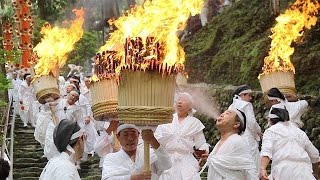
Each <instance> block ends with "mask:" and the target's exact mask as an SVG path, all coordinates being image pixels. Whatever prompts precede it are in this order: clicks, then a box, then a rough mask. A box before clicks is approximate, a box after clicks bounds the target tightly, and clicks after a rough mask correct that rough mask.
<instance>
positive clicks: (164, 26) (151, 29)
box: [99, 0, 203, 171]
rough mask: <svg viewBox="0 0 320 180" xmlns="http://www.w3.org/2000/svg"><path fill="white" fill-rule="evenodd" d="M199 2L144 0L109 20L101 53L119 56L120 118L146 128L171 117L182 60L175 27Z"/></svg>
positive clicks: (146, 158)
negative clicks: (139, 4) (112, 30)
mask: <svg viewBox="0 0 320 180" xmlns="http://www.w3.org/2000/svg"><path fill="white" fill-rule="evenodd" d="M202 6H203V0H193V1H189V0H180V1H177V0H152V1H150V0H147V1H146V2H145V3H144V5H143V6H136V7H134V8H133V9H131V10H130V11H128V12H127V13H125V15H124V16H122V17H120V18H119V19H117V20H116V21H114V22H110V23H111V24H113V25H114V26H115V27H116V28H117V30H116V31H114V32H113V33H111V35H110V38H109V40H108V41H107V42H106V44H105V45H104V46H103V47H101V48H100V51H99V52H100V54H101V53H105V54H106V53H111V54H112V53H114V55H113V58H115V59H118V60H119V61H120V64H119V65H117V67H116V69H115V72H116V73H117V74H118V75H119V80H120V81H119V94H118V118H119V120H120V122H122V123H131V124H135V125H138V126H140V127H142V129H150V128H154V127H156V126H157V125H160V124H163V123H169V122H171V121H172V114H173V111H174V110H173V101H174V93H175V89H176V81H175V78H176V74H177V73H178V72H183V71H184V61H185V53H184V51H183V48H182V47H181V46H180V45H179V39H178V37H177V31H178V30H179V29H183V28H184V27H185V23H186V21H187V20H188V18H189V16H190V15H195V14H197V13H200V11H201V8H202ZM114 46H117V48H114ZM115 49H116V50H115ZM102 69H103V68H102ZM104 70H105V69H104ZM143 131H144V130H143ZM144 145H145V147H144V150H145V151H144V170H145V171H150V161H149V145H148V144H147V143H144Z"/></svg>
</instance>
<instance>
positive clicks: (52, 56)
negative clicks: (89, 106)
mask: <svg viewBox="0 0 320 180" xmlns="http://www.w3.org/2000/svg"><path fill="white" fill-rule="evenodd" d="M73 11H74V13H75V15H76V19H75V20H74V21H72V23H71V26H70V27H69V28H59V27H52V26H51V25H50V24H48V23H46V24H45V25H44V26H43V27H42V29H41V32H40V33H41V34H42V35H43V38H42V39H41V42H40V43H39V44H37V46H36V47H35V48H34V49H33V51H34V59H35V62H36V64H35V65H33V66H34V80H33V82H32V84H33V86H34V89H35V93H36V97H37V100H38V101H39V103H41V104H44V103H46V101H47V100H48V99H58V98H59V97H60V92H59V86H58V80H57V79H58V77H59V68H61V67H63V66H64V64H65V62H66V61H67V55H68V53H70V52H71V51H72V50H73V48H74V44H75V43H76V42H77V41H79V40H80V39H81V37H82V35H83V29H82V24H83V22H84V18H83V16H84V11H83V9H80V10H73Z"/></svg>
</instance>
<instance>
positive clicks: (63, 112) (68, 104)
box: [44, 91, 83, 160]
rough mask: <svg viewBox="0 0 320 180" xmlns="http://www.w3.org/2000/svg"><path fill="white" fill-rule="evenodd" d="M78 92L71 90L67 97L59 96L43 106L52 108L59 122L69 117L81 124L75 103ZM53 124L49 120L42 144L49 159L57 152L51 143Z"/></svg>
mask: <svg viewBox="0 0 320 180" xmlns="http://www.w3.org/2000/svg"><path fill="white" fill-rule="evenodd" d="M78 98H79V92H77V91H72V92H70V93H69V95H68V98H67V99H63V98H60V99H58V100H56V101H55V102H50V103H47V104H45V106H44V108H45V109H46V110H50V108H52V110H53V112H54V114H55V117H56V120H57V121H58V122H56V123H59V122H60V121H61V120H62V119H69V120H72V121H74V122H77V123H78V124H83V118H82V112H81V109H80V107H78V106H77V105H76V104H75V103H76V101H78ZM54 128H55V124H54V123H53V122H50V123H49V124H48V128H47V131H46V138H45V145H44V155H45V156H46V157H47V159H48V160H50V159H51V158H52V157H54V156H55V155H57V154H58V151H57V150H56V148H55V146H54V144H53V130H54Z"/></svg>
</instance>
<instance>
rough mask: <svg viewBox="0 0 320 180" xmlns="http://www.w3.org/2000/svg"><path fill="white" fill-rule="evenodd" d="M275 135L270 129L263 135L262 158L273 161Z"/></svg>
mask: <svg viewBox="0 0 320 180" xmlns="http://www.w3.org/2000/svg"><path fill="white" fill-rule="evenodd" d="M272 136H273V133H272V132H271V131H268V129H267V130H266V131H265V132H264V134H263V139H262V146H261V153H260V156H267V157H269V158H270V159H272V147H273V140H274V138H273V137H272Z"/></svg>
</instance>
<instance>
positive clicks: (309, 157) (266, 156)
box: [261, 103, 320, 180]
mask: <svg viewBox="0 0 320 180" xmlns="http://www.w3.org/2000/svg"><path fill="white" fill-rule="evenodd" d="M268 118H269V120H270V122H271V127H270V128H268V129H267V130H266V131H265V132H264V134H263V140H262V148H261V179H262V180H265V179H276V180H277V179H280V180H282V179H290V180H302V179H306V180H315V179H316V178H317V179H318V177H319V172H318V167H319V164H320V157H319V151H318V149H317V148H316V147H315V146H314V145H313V144H312V143H311V141H310V140H309V138H308V136H307V135H306V133H305V132H303V131H302V130H301V129H299V128H298V127H296V126H295V125H294V123H293V122H291V121H289V112H288V111H287V110H286V107H285V106H284V105H283V104H281V103H280V104H275V105H273V106H272V107H271V109H270V111H269V115H268ZM270 160H272V164H271V174H270V176H269V177H268V174H267V170H266V168H267V166H268V164H269V162H270ZM312 171H313V173H312Z"/></svg>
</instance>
